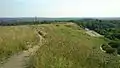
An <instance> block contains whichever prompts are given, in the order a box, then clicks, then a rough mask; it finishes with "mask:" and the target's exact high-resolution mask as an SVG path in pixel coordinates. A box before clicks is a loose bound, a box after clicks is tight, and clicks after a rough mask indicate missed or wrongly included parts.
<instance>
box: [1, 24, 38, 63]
mask: <svg viewBox="0 0 120 68" xmlns="http://www.w3.org/2000/svg"><path fill="white" fill-rule="evenodd" d="M38 40H39V38H38V37H37V35H36V34H35V31H34V29H33V28H32V26H29V25H28V26H0V61H3V60H5V58H8V57H10V56H11V55H13V54H15V53H18V52H20V51H22V50H25V49H27V46H28V45H35V44H36V43H37V41H38Z"/></svg>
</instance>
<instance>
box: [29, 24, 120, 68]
mask: <svg viewBox="0 0 120 68" xmlns="http://www.w3.org/2000/svg"><path fill="white" fill-rule="evenodd" d="M37 28H39V29H41V28H42V31H44V32H45V33H46V34H47V35H46V37H45V39H46V42H45V43H44V44H43V45H42V46H41V48H40V49H39V50H38V51H37V52H36V54H35V56H32V57H31V59H30V61H29V62H30V63H28V68H119V67H120V66H119V60H118V59H119V57H118V56H116V55H114V54H106V53H104V52H103V51H102V50H101V49H100V46H101V45H102V44H104V43H107V42H108V40H106V39H105V38H103V37H92V36H89V35H88V34H86V32H85V30H84V29H82V28H80V27H78V26H77V25H76V24H43V25H39V26H37Z"/></svg>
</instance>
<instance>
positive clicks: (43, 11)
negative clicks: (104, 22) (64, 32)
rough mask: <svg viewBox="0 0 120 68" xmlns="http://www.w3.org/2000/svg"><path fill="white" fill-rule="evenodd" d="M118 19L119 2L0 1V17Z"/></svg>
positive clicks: (106, 0)
mask: <svg viewBox="0 0 120 68" xmlns="http://www.w3.org/2000/svg"><path fill="white" fill-rule="evenodd" d="M34 16H37V17H119V16H120V1H119V0H0V17H34Z"/></svg>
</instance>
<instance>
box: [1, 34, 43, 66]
mask: <svg viewBox="0 0 120 68" xmlns="http://www.w3.org/2000/svg"><path fill="white" fill-rule="evenodd" d="M38 36H39V38H40V42H39V43H40V44H39V45H36V46H33V47H32V48H29V49H28V50H26V51H23V52H21V53H19V54H16V55H13V56H11V57H10V58H9V59H8V61H7V62H6V63H5V64H3V65H2V67H0V68H24V66H25V60H26V59H27V58H28V57H29V56H30V55H33V54H34V53H35V52H36V51H37V50H38V49H39V48H40V45H42V40H43V38H42V36H41V35H40V34H38Z"/></svg>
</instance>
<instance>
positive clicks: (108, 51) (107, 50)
mask: <svg viewBox="0 0 120 68" xmlns="http://www.w3.org/2000/svg"><path fill="white" fill-rule="evenodd" d="M115 51H116V50H115V49H114V48H106V53H110V54H111V53H114V52H115Z"/></svg>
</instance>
